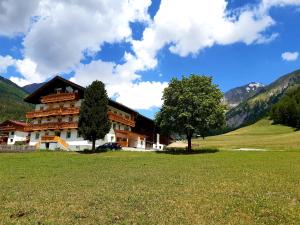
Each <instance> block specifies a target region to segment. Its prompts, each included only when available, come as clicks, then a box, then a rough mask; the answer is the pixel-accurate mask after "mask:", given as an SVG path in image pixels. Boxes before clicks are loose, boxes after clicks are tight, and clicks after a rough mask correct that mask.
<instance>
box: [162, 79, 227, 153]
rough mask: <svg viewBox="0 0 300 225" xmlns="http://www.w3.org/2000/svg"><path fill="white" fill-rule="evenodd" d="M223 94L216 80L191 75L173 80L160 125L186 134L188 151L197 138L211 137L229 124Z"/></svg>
mask: <svg viewBox="0 0 300 225" xmlns="http://www.w3.org/2000/svg"><path fill="white" fill-rule="evenodd" d="M222 97H223V94H222V92H221V91H220V89H219V88H218V87H217V85H215V84H213V83H212V78H211V77H207V76H199V75H191V76H189V77H185V76H184V77H183V78H182V80H178V79H177V78H173V79H172V80H171V81H170V83H169V86H168V87H167V88H165V90H164V92H163V97H162V100H163V105H162V108H161V110H160V111H159V112H158V113H157V115H156V122H157V124H158V125H159V126H160V127H161V129H162V130H163V131H165V132H167V133H168V134H179V135H185V136H186V138H187V140H188V151H191V139H192V137H193V136H194V135H200V136H201V137H203V138H204V137H205V136H207V134H208V133H209V131H211V130H212V129H216V128H219V127H221V126H222V125H223V124H224V122H225V116H224V106H223V105H222Z"/></svg>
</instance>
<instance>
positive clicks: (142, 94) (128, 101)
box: [108, 81, 168, 109]
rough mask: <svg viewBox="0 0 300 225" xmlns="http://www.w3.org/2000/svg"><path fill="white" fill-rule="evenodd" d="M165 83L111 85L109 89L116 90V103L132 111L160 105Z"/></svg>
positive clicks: (166, 84)
mask: <svg viewBox="0 0 300 225" xmlns="http://www.w3.org/2000/svg"><path fill="white" fill-rule="evenodd" d="M167 86H168V83H167V82H155V81H152V82H150V81H146V82H137V83H128V84H126V85H117V84H116V85H112V86H111V87H109V86H108V90H109V89H113V90H117V94H118V95H117V98H116V100H117V101H118V102H121V103H123V104H125V105H127V106H129V107H131V108H134V109H150V108H152V107H160V106H161V105H162V100H161V98H162V92H163V90H164V88H166V87H167Z"/></svg>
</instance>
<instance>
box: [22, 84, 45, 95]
mask: <svg viewBox="0 0 300 225" xmlns="http://www.w3.org/2000/svg"><path fill="white" fill-rule="evenodd" d="M44 84H45V83H33V84H28V85H25V86H23V87H22V88H23V90H24V91H26V92H27V93H29V94H31V93H33V92H34V91H35V90H37V89H39V88H40V87H42V86H43V85H44Z"/></svg>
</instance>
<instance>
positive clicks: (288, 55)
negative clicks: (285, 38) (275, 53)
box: [281, 52, 299, 61]
mask: <svg viewBox="0 0 300 225" xmlns="http://www.w3.org/2000/svg"><path fill="white" fill-rule="evenodd" d="M298 57H299V52H284V53H282V54H281V58H282V60H284V61H295V60H297V59H298Z"/></svg>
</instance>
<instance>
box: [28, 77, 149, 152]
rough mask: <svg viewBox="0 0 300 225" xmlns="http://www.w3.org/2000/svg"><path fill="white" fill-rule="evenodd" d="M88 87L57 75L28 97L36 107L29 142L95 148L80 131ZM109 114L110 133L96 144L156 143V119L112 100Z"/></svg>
mask: <svg viewBox="0 0 300 225" xmlns="http://www.w3.org/2000/svg"><path fill="white" fill-rule="evenodd" d="M84 90H85V89H84V88H83V87H81V86H79V85H77V84H75V83H73V82H70V81H68V80H65V79H63V78H61V77H59V76H56V77H55V78H53V79H52V80H50V81H49V82H47V83H45V84H44V85H43V86H42V87H40V88H39V89H38V90H36V91H35V92H34V93H32V94H31V95H29V96H28V97H26V98H25V101H26V102H29V103H32V104H35V110H34V111H32V112H28V113H27V114H26V118H27V119H28V120H29V123H28V125H27V127H26V131H28V132H29V133H30V142H29V145H34V146H36V147H37V148H40V149H53V150H55V149H65V150H83V149H86V148H91V146H92V143H91V142H89V141H88V140H84V139H83V138H82V137H80V135H79V134H78V130H77V128H78V119H79V112H80V106H81V103H82V101H83V98H84ZM108 117H109V119H110V120H111V122H112V127H111V129H110V132H109V133H108V134H106V136H105V138H104V139H103V140H97V141H96V146H98V145H101V144H104V143H106V142H118V143H119V144H121V145H122V146H123V147H134V148H146V147H147V146H152V145H153V141H154V140H153V137H155V126H154V122H153V121H152V120H150V119H148V118H146V117H144V116H142V115H140V114H139V113H138V112H136V111H134V110H132V109H130V108H128V107H126V106H124V105H122V104H120V103H117V102H115V101H112V100H110V101H109V112H108ZM144 125H145V126H144ZM148 139H149V140H148Z"/></svg>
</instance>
